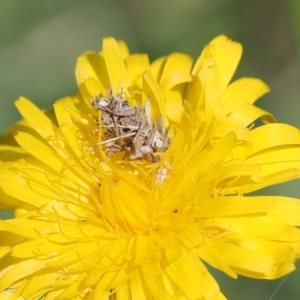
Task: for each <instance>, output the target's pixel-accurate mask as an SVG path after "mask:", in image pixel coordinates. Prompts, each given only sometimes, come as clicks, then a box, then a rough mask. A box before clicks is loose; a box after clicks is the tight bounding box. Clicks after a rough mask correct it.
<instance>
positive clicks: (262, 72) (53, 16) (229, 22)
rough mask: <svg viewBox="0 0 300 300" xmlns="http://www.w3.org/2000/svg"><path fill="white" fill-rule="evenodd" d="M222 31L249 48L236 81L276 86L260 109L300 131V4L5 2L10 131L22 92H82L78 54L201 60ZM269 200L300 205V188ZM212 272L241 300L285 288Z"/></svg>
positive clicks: (1, 58)
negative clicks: (106, 44)
mask: <svg viewBox="0 0 300 300" xmlns="http://www.w3.org/2000/svg"><path fill="white" fill-rule="evenodd" d="M221 33H224V34H226V35H228V36H229V37H230V38H232V39H234V40H237V41H239V42H241V43H242V44H243V46H244V55H243V58H242V61H241V64H240V66H239V69H238V71H237V73H236V77H241V76H253V77H259V78H262V79H263V80H264V81H265V82H267V83H268V84H269V85H270V87H271V90H272V92H271V93H270V94H269V95H267V96H265V97H264V98H263V99H262V100H260V101H259V103H258V105H259V106H260V107H262V108H264V109H267V110H269V111H271V112H272V113H273V114H274V115H275V116H276V118H277V120H278V121H279V122H286V123H289V124H292V125H294V126H297V127H300V118H299V112H300V85H299V65H298V64H299V62H298V59H299V57H300V1H299V0H286V1H284V0H276V1H274V0H248V1H246V0H245V1H244V0H181V1H176V0H152V1H149V0H102V1H96V0H86V1H82V0H81V1H79V0H0V104H1V108H0V131H1V132H3V131H4V130H5V129H7V128H8V127H9V126H11V125H12V124H13V123H14V122H15V121H17V120H18V119H19V114H18V112H17V111H16V109H15V107H14V101H15V100H16V99H17V98H18V97H19V96H20V95H22V96H25V97H27V98H29V99H31V100H32V101H34V102H35V103H37V104H38V105H39V106H40V107H42V108H49V107H51V105H52V103H53V102H54V101H55V100H56V99H58V98H60V97H63V96H65V95H68V94H73V93H74V92H75V91H76V84H75V77H74V67H75V63H76V58H77V56H78V55H79V54H81V53H82V52H84V51H86V50H100V48H101V40H102V38H103V37H105V36H114V37H116V38H117V39H124V40H125V41H126V42H127V43H128V45H129V47H130V49H131V51H132V52H147V53H149V55H150V57H151V58H152V59H154V58H156V57H158V56H162V55H166V54H169V53H170V52H172V51H181V52H186V53H189V54H191V55H192V56H193V57H194V58H196V57H197V55H198V54H199V53H200V51H201V50H202V48H203V46H204V45H205V44H206V43H208V42H209V41H210V40H211V39H212V38H213V37H215V36H216V35H218V34H221ZM261 194H276V195H288V196H293V197H297V198H300V187H299V182H298V181H297V182H291V183H288V184H283V185H280V186H276V187H272V188H269V189H268V190H265V191H263V192H261ZM5 216H6V217H7V215H3V214H2V217H5ZM298 265H299V268H300V264H298ZM212 272H213V273H214V275H215V276H216V277H217V279H218V281H219V283H220V286H221V289H222V291H223V292H224V293H225V295H226V296H227V297H228V299H231V300H240V299H243V300H253V299H255V300H270V299H271V298H270V297H271V295H272V294H273V292H274V291H275V290H276V288H277V287H278V286H279V284H280V283H281V280H276V281H263V280H261V281H258V280H251V279H246V278H242V277H240V278H239V279H238V280H232V279H230V278H227V277H226V276H224V275H223V274H221V273H219V272H218V271H214V270H212ZM299 280H300V271H299V270H298V271H295V272H294V273H292V274H291V275H290V276H289V277H288V278H287V279H286V280H285V282H284V283H283V284H282V287H280V289H279V290H278V291H277V292H276V294H275V296H273V297H272V300H281V299H289V300H296V299H300V286H299V283H298V282H299ZM199 284H201V283H199Z"/></svg>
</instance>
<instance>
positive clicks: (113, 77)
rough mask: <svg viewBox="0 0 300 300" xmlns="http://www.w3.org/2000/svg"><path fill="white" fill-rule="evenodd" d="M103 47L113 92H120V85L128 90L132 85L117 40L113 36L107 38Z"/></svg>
mask: <svg viewBox="0 0 300 300" xmlns="http://www.w3.org/2000/svg"><path fill="white" fill-rule="evenodd" d="M102 47H103V55H104V57H105V65H106V70H107V73H108V77H109V81H110V86H111V87H112V90H113V92H115V93H116V92H120V91H119V86H120V85H121V86H122V88H124V90H125V91H127V88H128V86H129V85H130V78H129V74H128V72H127V69H126V66H125V62H124V58H123V55H122V52H121V50H120V48H119V46H118V44H117V42H116V41H115V39H114V38H112V37H110V38H105V39H104V40H103V44H102Z"/></svg>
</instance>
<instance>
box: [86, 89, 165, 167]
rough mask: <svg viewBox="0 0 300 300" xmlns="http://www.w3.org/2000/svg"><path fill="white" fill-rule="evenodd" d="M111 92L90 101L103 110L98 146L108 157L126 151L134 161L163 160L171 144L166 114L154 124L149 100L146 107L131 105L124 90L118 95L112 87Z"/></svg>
mask: <svg viewBox="0 0 300 300" xmlns="http://www.w3.org/2000/svg"><path fill="white" fill-rule="evenodd" d="M108 95H109V96H108V97H105V96H104V95H103V94H100V95H98V96H97V97H96V98H95V99H91V100H90V103H91V105H92V106H93V107H94V108H95V109H97V110H98V111H101V120H99V118H96V124H97V125H98V126H99V127H100V128H101V132H102V137H101V142H99V143H98V144H97V145H95V146H94V147H97V146H100V145H102V146H103V147H104V151H105V153H106V155H107V156H111V155H112V154H114V153H117V152H126V156H128V157H129V159H132V160H136V159H141V160H147V161H151V162H159V161H160V160H161V159H162V153H163V152H165V151H166V150H167V149H168V147H169V146H170V144H171V139H170V137H169V136H168V130H169V128H167V127H165V126H164V125H163V116H160V117H159V118H158V120H156V121H155V122H154V123H153V122H152V120H151V107H150V101H149V100H146V104H145V106H130V105H129V101H128V100H127V99H125V98H124V97H123V95H122V94H121V93H120V94H119V93H117V94H114V93H113V91H112V88H111V87H109V88H108ZM94 147H93V148H94Z"/></svg>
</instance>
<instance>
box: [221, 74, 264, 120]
mask: <svg viewBox="0 0 300 300" xmlns="http://www.w3.org/2000/svg"><path fill="white" fill-rule="evenodd" d="M269 91H270V88H269V87H268V86H267V85H266V84H265V83H264V82H263V81H262V80H260V79H257V78H241V79H238V80H236V81H234V82H233V83H231V84H230V85H229V86H228V87H227V88H226V90H225V92H224V93H223V95H222V100H223V104H224V109H225V112H226V114H227V113H229V112H231V111H233V110H235V109H237V108H239V107H240V106H241V105H242V104H247V103H249V104H253V103H254V102H255V101H256V100H257V99H259V98H260V97H262V96H263V95H264V94H266V93H268V92H269Z"/></svg>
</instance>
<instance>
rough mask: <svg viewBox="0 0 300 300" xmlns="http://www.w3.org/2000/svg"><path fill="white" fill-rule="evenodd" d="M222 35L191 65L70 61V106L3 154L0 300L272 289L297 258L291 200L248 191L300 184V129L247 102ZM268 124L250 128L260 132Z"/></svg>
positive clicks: (108, 43)
mask: <svg viewBox="0 0 300 300" xmlns="http://www.w3.org/2000/svg"><path fill="white" fill-rule="evenodd" d="M241 53H242V47H241V45H240V44H238V43H236V42H233V41H231V40H229V39H227V38H226V37H225V36H219V37H217V38H215V39H214V40H213V41H211V42H210V43H209V44H208V45H207V46H206V47H205V49H204V51H203V52H202V54H201V55H200V57H199V58H198V60H197V61H196V63H195V64H194V65H192V59H191V58H190V56H188V55H185V54H181V53H173V54H171V55H169V56H167V57H162V58H159V59H157V60H155V61H154V62H153V63H151V64H150V63H149V60H148V56H147V55H145V54H134V55H130V54H129V52H128V49H127V47H126V45H125V43H123V42H116V41H115V40H114V39H113V38H107V39H104V41H103V49H102V51H101V52H100V53H96V52H87V53H84V54H83V55H82V56H80V57H79V59H78V62H77V66H76V78H77V82H78V87H79V93H78V94H77V95H75V96H73V97H66V98H63V99H60V100H58V101H57V102H56V103H55V104H54V112H53V113H51V112H47V113H44V112H42V111H41V110H40V109H38V108H37V107H36V106H35V105H34V104H33V103H31V102H30V101H29V100H27V99H25V98H20V99H19V100H18V101H17V102H16V106H17V108H18V110H19V112H20V113H21V115H22V116H23V118H24V119H23V120H22V121H21V122H20V123H18V124H16V125H15V126H14V127H13V128H12V129H11V130H10V131H9V132H8V133H7V137H9V136H10V137H11V136H12V135H13V134H14V133H15V132H18V134H17V135H16V136H15V140H16V141H17V143H18V145H19V146H17V145H16V144H14V142H13V141H10V142H7V143H6V144H5V145H2V146H1V147H0V151H1V160H2V162H1V164H0V184H1V194H0V196H1V200H0V201H1V203H2V204H1V205H2V208H5V209H13V210H15V218H14V219H11V220H2V221H0V232H1V239H0V253H1V257H2V260H1V261H0V278H1V280H0V296H1V297H2V298H1V299H26V300H35V299H39V298H40V297H43V299H45V300H50V299H88V300H90V299H95V300H96V299H97V300H98V299H108V298H109V297H110V296H111V299H120V300H122V299H124V300H125V299H137V300H142V299H161V300H168V299H174V300H175V299H205V300H208V299H209V300H210V299H216V300H221V299H225V297H224V296H223V294H222V293H221V292H220V289H219V286H218V284H217V283H216V281H215V280H214V278H213V277H212V275H211V274H210V273H209V271H208V270H207V268H206V267H205V265H204V263H203V262H206V263H208V264H210V265H211V266H213V267H214V268H217V269H219V270H221V271H223V272H224V273H226V274H227V275H228V276H231V277H233V278H237V276H238V274H241V275H244V276H248V277H252V278H260V279H274V278H278V277H280V276H283V275H285V274H287V273H289V272H291V271H292V270H294V268H295V266H294V262H295V260H296V259H297V258H298V256H299V253H300V231H299V229H297V228H296V226H299V225H300V202H299V201H298V200H297V199H292V198H287V197H279V196H276V197H275V196H253V195H252V196H251V195H250V196H247V194H248V193H249V192H252V191H256V190H259V189H261V188H264V187H266V186H270V185H273V184H277V183H280V182H284V181H288V180H292V179H295V178H298V177H299V167H300V131H299V130H298V129H296V128H294V127H292V126H289V125H286V124H278V123H276V122H275V120H274V118H273V116H272V115H270V114H269V113H268V112H266V111H263V110H262V109H259V108H257V107H256V106H254V105H253V103H254V102H255V101H256V100H257V99H258V98H259V97H261V96H262V95H263V94H265V93H266V92H268V91H269V88H268V86H267V85H266V84H264V83H263V82H262V81H261V80H259V79H254V78H242V79H239V80H237V81H234V82H233V83H230V84H229V82H230V81H231V78H232V75H233V73H234V71H235V69H236V67H237V64H238V62H239V60H240V57H241ZM259 118H260V119H262V121H263V125H261V126H255V123H254V122H255V121H256V120H257V119H259Z"/></svg>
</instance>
